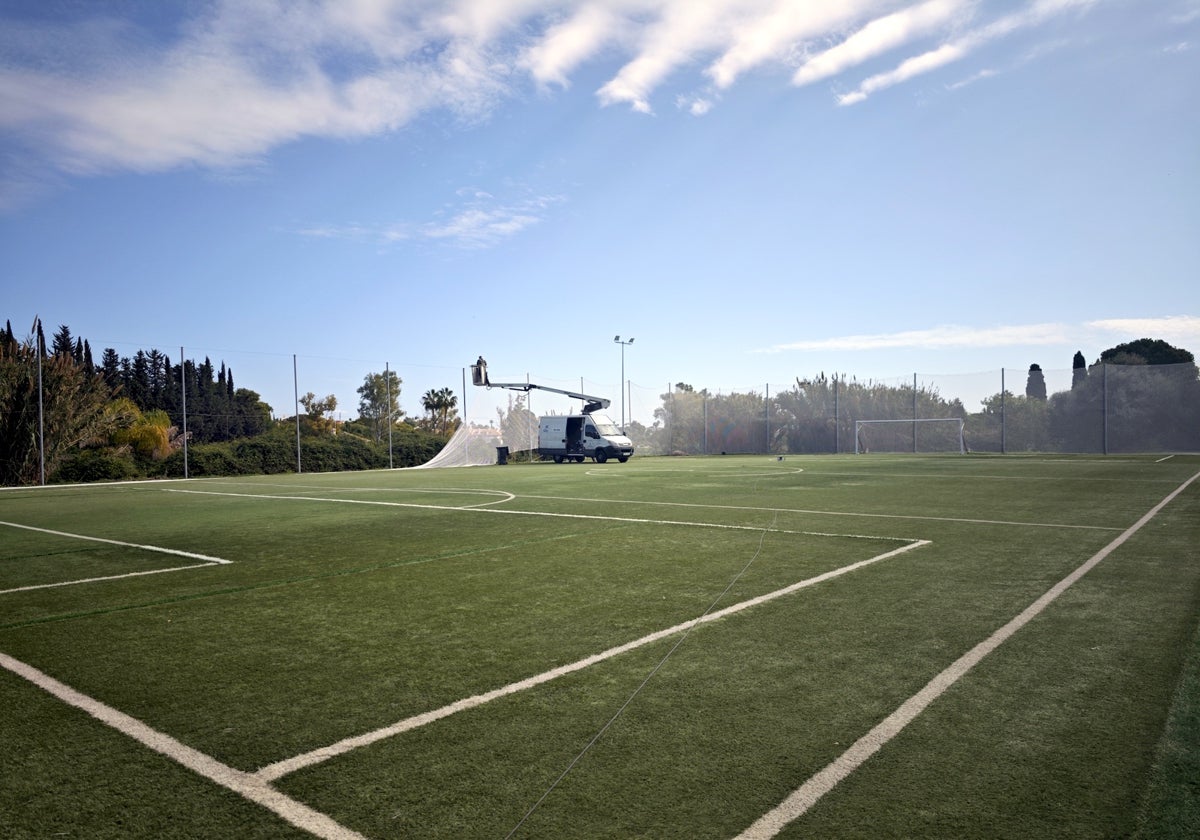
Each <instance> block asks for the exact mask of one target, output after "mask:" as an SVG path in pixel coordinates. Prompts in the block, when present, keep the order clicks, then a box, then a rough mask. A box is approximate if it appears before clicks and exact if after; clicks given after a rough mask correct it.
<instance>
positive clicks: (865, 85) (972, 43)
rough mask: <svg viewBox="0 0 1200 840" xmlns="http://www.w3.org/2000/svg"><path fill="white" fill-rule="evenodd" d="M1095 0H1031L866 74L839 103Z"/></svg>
mask: <svg viewBox="0 0 1200 840" xmlns="http://www.w3.org/2000/svg"><path fill="white" fill-rule="evenodd" d="M1095 2H1097V0H1034V2H1033V3H1032V4H1030V5H1029V6H1027V7H1026V8H1024V9H1022V10H1020V11H1018V12H1013V13H1011V14H1008V15H1005V16H1003V17H1001V18H997V19H996V20H994V21H992V22H991V23H988V24H986V25H984V26H981V27H979V28H977V29H974V30H972V31H970V32H968V33H966V34H965V35H963V36H961V37H959V38H956V39H955V40H953V41H951V42H949V43H944V44H942V45H941V46H939V47H936V48H934V49H932V50H928V51H926V52H924V53H921V54H920V55H916V56H913V57H911V58H907V59H905V60H904V61H902V62H901V63H900V65H899V66H897V67H896V68H895V69H893V70H889V71H887V72H885V73H877V74H875V75H874V76H871V77H869V78H868V79H866V80H864V81H863V82H862V83H861V84H860V85H859V86H858V89H857V90H854V91H852V92H851V93H849V94H845V95H843V96H839V97H838V104H839V105H853V104H856V103H858V102H862V101H863V100H865V99H866V98H867V97H869V96H870V95H871V94H873V93H876V92H878V91H881V90H884V89H886V88H890V87H893V86H895V85H898V84H901V83H903V82H906V81H908V80H910V79H912V78H914V77H916V76H919V75H922V74H925V73H929V72H930V71H933V70H937V69H939V68H941V67H944V66H946V65H947V64H950V63H952V62H955V61H960V60H962V59H963V58H965V57H966V56H968V55H970V54H971V53H973V52H974V51H975V50H977V49H978V48H979V47H981V46H983V45H984V44H987V43H989V42H991V41H993V40H995V39H997V38H1002V37H1004V36H1005V35H1009V34H1011V33H1013V32H1015V31H1017V30H1019V29H1026V28H1028V27H1031V26H1035V25H1037V24H1040V23H1043V22H1045V21H1046V20H1047V19H1049V18H1051V17H1053V16H1055V15H1058V14H1062V13H1064V12H1067V11H1070V10H1072V9H1083V8H1086V7H1088V6H1091V5H1093V4H1094V3H1095Z"/></svg>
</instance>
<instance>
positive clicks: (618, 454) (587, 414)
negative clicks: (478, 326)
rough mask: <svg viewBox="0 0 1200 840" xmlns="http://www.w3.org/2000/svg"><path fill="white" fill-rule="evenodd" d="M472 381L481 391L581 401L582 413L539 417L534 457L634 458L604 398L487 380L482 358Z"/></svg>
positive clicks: (473, 367)
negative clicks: (500, 390) (541, 394)
mask: <svg viewBox="0 0 1200 840" xmlns="http://www.w3.org/2000/svg"><path fill="white" fill-rule="evenodd" d="M471 382H472V383H474V384H475V385H478V386H481V387H484V388H507V389H508V390H510V391H524V392H526V393H528V392H529V391H532V390H534V389H537V390H539V391H550V392H552V393H555V394H563V395H565V396H568V397H570V398H571V399H575V400H583V403H584V405H583V412H582V413H581V414H550V415H547V416H545V417H539V418H538V445H537V450H536V452H537V454H538V455H541V456H542V457H545V458H551V459H553V460H554V462H555V463H556V464H561V463H562V462H563V461H574V462H576V463H580V464H582V463H583V460H584V458H587V457H591V458H592V459H593V460H595V462H596V463H597V464H603V463H604V462H605V461H607V460H608V459H609V458H616V459H617V460H618V461H620V462H621V463H622V464H623V463H625V462H626V461H628V460H629V458H630V456H631V455H633V442H632V441H631V440H630V439H629V438H628V437H626V436H625V434H624V433H623V432H622V430H621V429H618V428H617V427H616V424H614V423H613V421H612V419H611V418H610V417H609V416H608V415H607V414H604V413H603V409H606V408H608V407H609V405H611V404H612V400H610V399H608V398H607V397H595V396H592V395H591V394H580V393H578V392H576V391H566V390H563V389H562V388H550V387H548V386H546V385H538V384H536V383H534V382H492V381H491V380H490V379H489V378H488V372H487V362H485V361H484V360H483V357H482V356H480V357H479V361H477V362H476V363H475V364H473V365H471Z"/></svg>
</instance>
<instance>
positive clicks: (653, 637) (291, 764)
mask: <svg viewBox="0 0 1200 840" xmlns="http://www.w3.org/2000/svg"><path fill="white" fill-rule="evenodd" d="M687 524H694V523H687ZM757 530H758V531H759V532H761V531H762V530H763V529H761V528H759V529H757ZM929 544H930V543H929V541H928V540H914V541H913V542H910V543H908V544H907V545H903V546H901V547H900V548H895V549H892V550H891V551H887V552H884V553H883V554H877V555H875V556H874V557H869V558H867V559H866V560H859V561H858V562H856V563H850V564H849V565H846V566H842V567H840V568H837V569H833V570H831V571H828V572H825V573H823V574H819V575H816V576H815V577H811V578H806V579H804V580H801V581H797V582H796V583H793V584H791V585H789V586H785V587H783V588H782V589H777V590H775V591H774V592H768V593H766V594H765V595H759V596H758V597H756V598H750V599H749V600H746V601H741V602H739V603H737V604H733V605H731V606H728V607H725V608H724V609H721V610H716V611H715V612H710V613H706V614H704V615H702V616H700V617H699V618H694V619H691V620H689V621H684V622H682V623H680V624H676V625H674V626H673V627H668V628H666V629H665V630H657V631H655V632H654V633H651V634H649V635H647V636H642V637H641V638H640V639H634V640H633V641H631V642H626V643H625V644H623V645H618V646H617V647H613V648H609V649H608V650H605V651H602V652H600V653H597V654H593V655H592V656H588V657H586V658H584V659H580V660H578V661H576V662H572V663H570V664H567V665H562V666H559V667H558V668H553V669H551V670H549V671H544V672H542V673H540V674H536V675H535V676H532V677H527V678H526V679H523V680H519V681H517V682H514V683H509V684H508V685H506V686H502V687H500V688H497V689H493V690H492V691H488V692H485V693H483V694H477V695H475V696H473V697H466V698H464V699H462V700H457V701H455V702H453V703H450V704H448V705H446V706H442V707H441V708H440V709H434V710H432V711H429V712H423V713H421V714H419V715H413V716H412V717H408V718H405V719H404V720H401V721H398V722H397V723H393V724H391V725H390V726H385V727H383V728H381V729H376V730H375V731H374V732H367V733H364V734H362V735H355V736H353V737H350V738H346V739H344V740H341V741H338V742H337V743H335V744H330V745H329V746H326V747H321V748H319V749H316V750H313V751H311V752H307V753H304V754H302V755H297V756H293V757H292V758H288V759H284V760H283V761H278V762H276V763H274V764H270V765H268V766H266V767H263V768H262V769H260V770H259V771H258V773H256V774H255V776H256V777H257V778H258V779H261V780H262V781H263V782H271V781H274V780H275V779H278V778H280V777H282V776H286V775H287V774H289V773H294V772H295V771H297V770H301V769H303V768H305V767H311V766H313V765H314V764H320V763H321V762H323V761H327V760H329V759H331V758H334V757H336V756H339V755H343V754H344V753H348V752H350V751H351V750H354V749H358V748H359V747H365V746H367V745H368V744H373V743H375V742H376V741H382V740H383V739H385V738H391V737H392V736H394V735H399V734H401V733H403V732H409V731H411V730H414V729H418V728H420V727H422V726H425V725H426V724H430V723H433V722H435V721H438V720H441V719H442V718H446V717H449V716H450V715H453V714H456V713H458V712H462V711H466V710H467V709H474V708H478V707H479V706H482V705H484V704H486V703H490V702H492V701H493V700H499V699H500V698H502V697H507V696H509V695H512V694H516V693H518V692H521V691H526V690H528V689H531V688H534V687H536V686H539V685H542V684H543V683H547V682H550V681H551V680H554V679H558V678H559V677H562V676H566V675H567V674H572V673H574V672H576V671H582V670H583V669H585V668H589V667H591V666H592V665H596V664H599V663H601V662H604V661H605V660H607V659H612V658H613V657H614V656H619V655H620V654H623V653H628V652H629V651H631V650H636V649H638V648H640V647H644V646H646V645H648V644H651V643H653V642H657V641H659V640H661V639H665V638H667V637H669V636H673V635H675V634H677V633H683V632H685V631H687V630H690V629H691V628H693V627H696V626H697V625H699V624H707V623H709V622H712V621H717V620H719V619H722V618H726V617H728V616H730V615H733V614H734V613H738V612H741V611H742V610H747V609H750V608H751V607H757V606H760V605H762V604H765V603H767V602H768V601H774V600H775V599H776V598H782V597H784V596H785V595H791V594H792V593H794V592H798V591H799V590H801V589H806V588H807V587H810V586H814V585H816V584H818V583H823V582H824V581H827V580H831V579H833V578H836V577H840V576H841V575H845V574H849V573H850V572H853V571H857V570H858V569H862V568H864V567H866V566H870V565H872V564H873V563H878V562H880V561H882V560H887V559H889V558H892V557H896V556H898V555H900V554H903V553H904V552H906V551H911V550H913V549H914V548H920V547H921V546H925V545H929Z"/></svg>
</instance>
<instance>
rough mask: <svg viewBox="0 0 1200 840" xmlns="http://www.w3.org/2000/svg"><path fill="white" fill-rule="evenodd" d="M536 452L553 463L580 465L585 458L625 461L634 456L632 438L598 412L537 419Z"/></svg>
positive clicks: (602, 461) (599, 461)
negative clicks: (564, 462)
mask: <svg viewBox="0 0 1200 840" xmlns="http://www.w3.org/2000/svg"><path fill="white" fill-rule="evenodd" d="M537 451H538V454H539V455H541V456H542V457H543V458H553V459H554V463H556V464H561V463H562V462H563V461H575V462H576V463H580V464H582V463H583V459H584V458H593V459H594V460H595V461H596V463H597V464H603V463H604V462H605V461H607V460H608V459H609V458H616V459H617V460H618V461H620V462H621V463H622V464H624V463H625V462H626V461H628V460H629V458H630V456H631V455H633V441H631V440H630V439H629V438H627V437H626V436H625V435H623V434H621V430H620V429H618V428H617V426H616V424H615V423H613V421H612V419H611V418H610V417H609V416H608V415H607V414H604V413H602V412H599V411H594V412H592V413H591V414H551V415H548V416H546V417H542V418H540V419H539V420H538V449H537Z"/></svg>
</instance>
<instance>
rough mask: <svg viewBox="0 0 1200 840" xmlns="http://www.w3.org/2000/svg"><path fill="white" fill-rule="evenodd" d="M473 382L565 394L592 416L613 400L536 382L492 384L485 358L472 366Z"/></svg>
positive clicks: (489, 386) (497, 386)
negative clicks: (581, 402)
mask: <svg viewBox="0 0 1200 840" xmlns="http://www.w3.org/2000/svg"><path fill="white" fill-rule="evenodd" d="M471 381H472V382H473V383H475V384H476V385H482V386H484V387H486V388H507V389H509V390H510V391H525V392H529V391H532V390H533V389H534V388H536V389H538V390H539V391H553V392H554V393H555V394H565V395H566V396H568V397H570V398H571V399H573V400H583V403H584V405H583V413H584V414H591V413H592V412H593V411H600V410H601V409H603V408H608V407H609V406H610V405H612V400H610V399H609V398H608V397H593V396H592V395H591V394H579V393H576V392H575V391H564V390H563V389H562V388H551V387H549V386H547V385H538V384H537V383H535V382H492V381H490V380H489V379H488V374H487V362H485V361H483V357H482V356H481V357H480V358H479V361H478V362H476V363H475V364H473V365H471Z"/></svg>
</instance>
